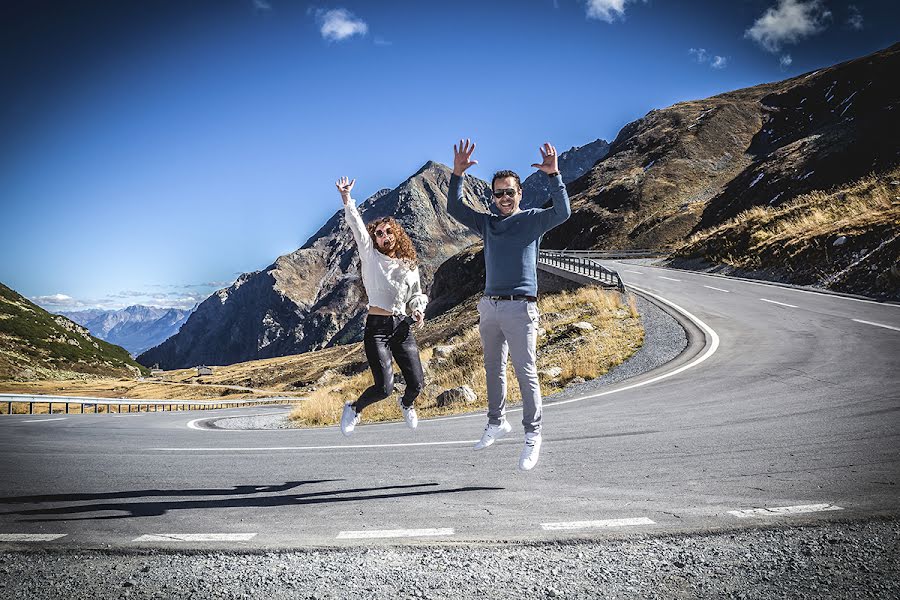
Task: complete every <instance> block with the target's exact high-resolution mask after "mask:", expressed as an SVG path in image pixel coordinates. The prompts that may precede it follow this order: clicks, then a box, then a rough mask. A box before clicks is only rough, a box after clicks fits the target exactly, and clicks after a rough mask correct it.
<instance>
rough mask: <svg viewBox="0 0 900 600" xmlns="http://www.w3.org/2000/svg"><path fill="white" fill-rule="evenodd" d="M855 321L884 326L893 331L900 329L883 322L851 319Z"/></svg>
mask: <svg viewBox="0 0 900 600" xmlns="http://www.w3.org/2000/svg"><path fill="white" fill-rule="evenodd" d="M851 320H853V321H856V322H857V323H865V324H866V325H874V326H875V327H884V328H885V329H893V330H894V331H900V327H893V326H891V325H885V324H884V323H875V322H873V321H863V320H862V319H851Z"/></svg>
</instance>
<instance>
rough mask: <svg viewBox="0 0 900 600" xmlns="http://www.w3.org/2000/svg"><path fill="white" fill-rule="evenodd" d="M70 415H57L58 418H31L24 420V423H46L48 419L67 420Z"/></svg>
mask: <svg viewBox="0 0 900 600" xmlns="http://www.w3.org/2000/svg"><path fill="white" fill-rule="evenodd" d="M68 418H69V417H57V418H56V419H30V420H28V421H22V422H23V423H44V422H46V421H65V420H66V419H68Z"/></svg>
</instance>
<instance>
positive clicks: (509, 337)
mask: <svg viewBox="0 0 900 600" xmlns="http://www.w3.org/2000/svg"><path fill="white" fill-rule="evenodd" d="M478 314H479V315H480V316H481V321H480V322H479V325H478V331H479V332H480V333H481V343H482V345H483V346H484V373H485V375H486V376H487V391H488V423H492V424H494V425H499V424H500V421H501V420H502V419H503V418H504V416H505V414H506V358H507V356H509V357H510V358H512V363H513V367H514V368H515V370H516V379H518V380H519V391H520V392H521V393H522V425H523V426H524V427H525V431H526V432H540V430H541V386H540V384H539V383H538V375H537V364H536V360H537V328H538V309H537V304H536V303H534V302H526V301H525V300H491V299H489V298H482V299H481V300H480V301H479V302H478Z"/></svg>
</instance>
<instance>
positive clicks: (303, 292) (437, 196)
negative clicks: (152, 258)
mask: <svg viewBox="0 0 900 600" xmlns="http://www.w3.org/2000/svg"><path fill="white" fill-rule="evenodd" d="M449 180H450V169H449V168H448V167H447V166H445V165H442V164H439V163H435V162H432V161H429V162H427V163H426V164H425V165H424V166H423V167H422V168H421V169H419V170H418V171H417V172H416V173H415V174H414V175H412V176H411V177H410V178H409V179H407V180H406V181H404V182H403V183H401V184H400V185H399V186H398V187H397V188H395V189H393V190H382V191H380V192H378V193H377V194H375V195H373V196H372V197H370V198H368V199H367V200H366V201H365V202H363V203H362V204H361V205H360V206H359V210H360V213H361V214H362V216H363V220H365V221H367V222H368V221H370V220H372V219H374V218H377V217H381V216H387V215H390V216H393V217H394V218H395V219H397V221H398V222H400V223H401V224H402V225H403V227H404V229H406V231H407V233H408V234H409V236H410V238H411V239H412V241H413V244H414V245H415V247H416V252H417V253H418V255H419V258H420V262H421V265H420V272H421V275H422V279H423V284H424V286H425V289H426V291H428V290H429V289H430V285H431V280H432V276H433V273H434V271H435V269H436V268H437V267H438V265H440V264H441V263H442V262H444V260H446V259H447V258H448V257H450V256H453V255H454V254H456V253H457V252H459V251H460V250H462V249H463V248H466V247H468V246H469V245H471V244H472V243H473V242H474V241H476V238H475V236H473V235H472V234H471V233H469V231H468V230H467V229H466V228H465V227H463V226H462V225H460V224H459V223H458V222H457V221H455V220H454V219H452V218H451V217H449V216H448V215H447V190H448V187H449ZM465 185H466V197H467V198H484V197H486V195H487V194H488V184H486V183H485V182H483V181H480V180H478V179H474V178H466V183H465ZM334 202H335V204H336V205H338V206H339V205H340V199H339V198H338V197H337V194H335V197H334ZM364 293H365V292H364V289H363V287H362V283H361V281H360V276H359V255H358V253H357V251H356V245H355V243H354V241H353V237H352V235H351V233H350V230H349V228H348V227H347V225H346V223H345V222H344V213H343V209H340V210H338V211H337V212H336V213H335V215H334V216H333V217H331V218H330V219H329V220H328V221H327V222H326V223H325V225H323V226H322V228H321V229H319V231H317V232H316V233H315V234H314V235H313V236H312V237H310V239H309V240H307V242H306V243H305V244H304V245H303V247H301V248H300V249H299V250H296V251H295V252H292V253H291V254H288V255H285V256H281V257H279V258H278V259H277V260H276V261H275V262H274V263H273V264H271V265H269V266H268V267H266V268H265V269H263V270H261V271H256V272H253V273H245V274H243V275H241V276H240V277H239V278H238V279H237V281H236V282H235V283H234V284H233V285H232V286H231V287H228V288H226V289H222V290H219V291H218V292H216V293H214V294H213V295H212V296H210V297H209V298H208V299H207V300H205V301H204V302H202V303H201V304H200V305H199V306H198V307H197V309H196V310H195V311H194V313H193V314H191V316H190V317H189V318H188V320H187V321H186V322H185V323H184V325H182V327H181V330H180V331H179V332H178V333H177V334H176V335H174V336H172V337H171V338H169V339H168V340H166V341H165V342H163V343H162V344H160V345H159V346H156V347H155V348H152V349H150V350H148V351H147V352H144V353H143V354H141V355H140V356H139V357H138V361H140V362H141V363H142V364H144V365H152V364H154V363H159V365H160V366H161V367H162V368H164V369H173V368H183V367H189V366H193V365H198V364H201V363H205V364H209V365H225V364H232V363H235V362H241V361H246V360H252V359H259V358H269V357H274V356H286V355H289V354H297V353H300V352H306V351H308V350H316V349H320V348H324V347H327V346H330V345H333V344H337V343H343V342H348V341H354V340H359V339H361V336H362V325H363V323H362V320H363V318H364V316H365V308H366V300H365V295H364Z"/></svg>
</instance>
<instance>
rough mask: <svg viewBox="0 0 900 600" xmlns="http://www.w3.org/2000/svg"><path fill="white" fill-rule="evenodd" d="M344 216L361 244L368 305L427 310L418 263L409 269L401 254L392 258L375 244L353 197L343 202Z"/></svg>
mask: <svg viewBox="0 0 900 600" xmlns="http://www.w3.org/2000/svg"><path fill="white" fill-rule="evenodd" d="M344 216H345V218H346V220H347V224H348V225H350V231H352V232H353V238H354V239H355V240H356V247H357V248H359V258H360V262H361V263H362V280H363V285H364V286H365V287H366V295H368V296H369V306H370V307H372V306H377V307H378V308H382V309H384V310H388V311H390V312H392V313H393V314H395V315H406V314H409V315H412V314H413V312H414V311H417V310H418V311H420V312H422V313H423V314H424V312H425V306H426V305H427V304H428V296H426V295H425V294H423V293H422V284H421V282H420V281H419V269H418V267H416V268H415V269H409V268H408V267H407V266H406V264H405V263H404V262H403V261H402V260H400V259H399V258H391V257H390V256H387V255H386V254H382V253H381V252H379V251H378V250H377V249H376V248H375V247H374V245H373V244H372V238H371V236H370V235H369V232H368V231H367V230H366V226H365V224H364V223H363V221H362V217H360V216H359V211H358V210H357V209H356V205H355V204H354V202H353V200H352V199H351V200H350V201H349V202H347V204H346V206H344Z"/></svg>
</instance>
